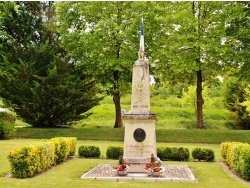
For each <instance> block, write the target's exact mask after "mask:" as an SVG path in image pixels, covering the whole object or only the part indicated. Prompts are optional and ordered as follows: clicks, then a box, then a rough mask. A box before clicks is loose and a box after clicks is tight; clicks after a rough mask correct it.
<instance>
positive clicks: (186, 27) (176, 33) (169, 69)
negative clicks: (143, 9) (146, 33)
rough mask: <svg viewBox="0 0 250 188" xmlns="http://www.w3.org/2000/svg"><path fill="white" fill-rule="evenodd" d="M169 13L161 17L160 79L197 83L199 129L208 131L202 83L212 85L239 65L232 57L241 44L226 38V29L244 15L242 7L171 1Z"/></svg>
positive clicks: (235, 4) (158, 71) (157, 56)
mask: <svg viewBox="0 0 250 188" xmlns="http://www.w3.org/2000/svg"><path fill="white" fill-rule="evenodd" d="M166 10H167V11H166V13H167V16H165V15H163V16H161V17H160V18H159V19H161V23H162V29H161V30H160V33H161V35H160V38H161V40H159V42H158V45H159V46H161V47H162V48H159V50H158V52H157V55H156V58H157V59H158V62H157V63H156V70H157V71H156V73H157V77H159V78H160V79H161V80H162V81H165V82H170V83H172V84H176V83H178V82H181V83H189V84H190V83H192V84H194V83H195V82H196V103H195V104H196V110H197V111H196V112H197V127H198V128H205V125H204V122H203V112H202V108H203V107H202V105H203V102H204V99H203V96H202V87H203V86H202V83H203V82H206V83H209V82H212V81H213V80H215V77H216V76H218V75H220V74H223V72H225V71H226V70H228V69H230V68H232V66H234V65H236V64H237V63H236V62H234V61H233V60H234V58H235V56H232V54H234V49H235V48H238V49H239V48H240V42H239V41H238V40H237V39H236V38H233V36H231V37H229V36H227V34H226V29H227V23H230V21H231V20H232V19H237V18H238V17H241V16H242V15H243V13H242V12H243V6H242V4H240V3H229V2H171V3H170V5H169V6H167V7H166ZM228 15H230V17H229V16H228ZM222 40H223V41H224V40H225V41H224V42H222ZM169 44H171V45H169ZM176 54H178V55H176ZM227 65H228V66H227Z"/></svg>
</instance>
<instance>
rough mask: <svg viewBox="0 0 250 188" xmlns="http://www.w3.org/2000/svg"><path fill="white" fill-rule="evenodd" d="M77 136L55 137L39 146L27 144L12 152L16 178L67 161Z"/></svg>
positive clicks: (12, 169) (29, 175)
mask: <svg viewBox="0 0 250 188" xmlns="http://www.w3.org/2000/svg"><path fill="white" fill-rule="evenodd" d="M75 142H76V138H66V137H59V138H53V139H51V140H49V141H47V142H45V143H42V144H40V145H38V146H25V147H23V148H19V149H15V150H13V151H11V152H10V154H9V155H8V159H9V162H10V166H11V173H12V174H13V176H14V177H16V178H29V177H33V176H35V175H36V174H39V173H41V172H42V171H44V170H46V169H48V168H50V167H51V166H53V165H55V164H58V163H60V162H63V161H65V159H67V158H68V157H69V156H71V154H72V153H73V148H70V147H72V146H73V145H75Z"/></svg>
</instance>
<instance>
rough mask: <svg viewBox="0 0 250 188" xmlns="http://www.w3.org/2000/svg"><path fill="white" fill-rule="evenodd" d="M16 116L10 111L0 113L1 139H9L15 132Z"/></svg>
mask: <svg viewBox="0 0 250 188" xmlns="http://www.w3.org/2000/svg"><path fill="white" fill-rule="evenodd" d="M15 121H16V116H15V114H14V113H13V112H10V111H8V110H6V111H0V139H5V138H8V136H9V135H10V134H12V133H14V132H15Z"/></svg>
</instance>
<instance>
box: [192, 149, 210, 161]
mask: <svg viewBox="0 0 250 188" xmlns="http://www.w3.org/2000/svg"><path fill="white" fill-rule="evenodd" d="M192 157H193V158H194V159H198V160H199V161H214V151H213V150H212V149H206V148H194V149H193V150H192Z"/></svg>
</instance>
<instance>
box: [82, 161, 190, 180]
mask: <svg viewBox="0 0 250 188" xmlns="http://www.w3.org/2000/svg"><path fill="white" fill-rule="evenodd" d="M163 167H164V168H165V173H163V174H162V175H161V176H160V177H152V176H149V174H148V173H147V172H145V173H143V172H142V173H128V175H127V176H118V175H117V174H116V172H115V171H113V169H112V165H111V164H100V165H98V166H96V167H95V168H93V169H91V170H90V171H89V172H87V173H85V174H83V175H82V177H81V179H95V180H112V181H131V180H147V181H155V182H157V181H189V182H195V177H194V175H193V173H192V171H191V170H190V169H189V168H188V166H187V165H164V166H163Z"/></svg>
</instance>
